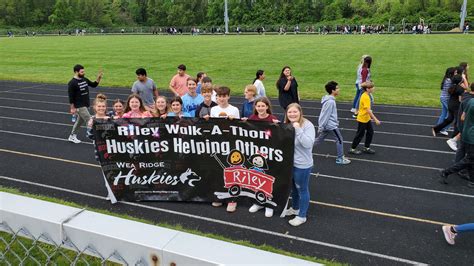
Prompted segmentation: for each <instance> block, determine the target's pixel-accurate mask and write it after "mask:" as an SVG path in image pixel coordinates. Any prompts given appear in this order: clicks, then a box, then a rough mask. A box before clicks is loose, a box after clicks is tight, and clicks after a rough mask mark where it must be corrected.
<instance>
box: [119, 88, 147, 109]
mask: <svg viewBox="0 0 474 266" xmlns="http://www.w3.org/2000/svg"><path fill="white" fill-rule="evenodd" d="M133 98H135V99H137V100H138V101H139V102H140V108H139V109H140V112H142V113H144V112H146V109H145V106H144V105H143V100H142V98H141V97H140V96H139V95H138V94H135V93H134V94H131V95H130V96H128V99H127V107H125V111H124V113H128V112H130V111H131V110H132V108H130V100H132V99H133Z"/></svg>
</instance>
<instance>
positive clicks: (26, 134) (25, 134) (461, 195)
mask: <svg viewBox="0 0 474 266" xmlns="http://www.w3.org/2000/svg"><path fill="white" fill-rule="evenodd" d="M0 133H5V134H12V135H20V136H27V137H34V138H42V139H50V140H56V141H63V142H69V141H68V140H67V139H66V138H56V137H49V136H41V135H35V134H28V133H21V132H14V131H8V130H0ZM81 144H85V145H92V144H93V143H92V142H87V141H83V142H81V143H80V144H76V145H81ZM313 156H319V155H318V154H314V153H313ZM323 157H327V156H325V155H324V156H323ZM358 160H360V161H368V162H372V163H383V164H393V165H396V166H402V167H412V168H422V169H428V170H439V169H438V168H431V167H424V166H417V165H409V164H396V163H390V162H382V161H372V160H363V159H358ZM311 174H312V175H313V176H316V177H317V176H321V177H326V178H332V179H339V180H345V181H352V182H358V183H366V184H374V185H380V186H388V187H396V188H402V189H410V190H419V191H425V192H432V193H438V194H446V195H452V196H459V197H467V198H474V196H471V195H466V194H459V193H451V192H445V191H440V190H431V189H424V188H417V187H409V186H402V185H395V184H390V183H383V182H375V181H369V180H364V179H353V178H347V177H340V176H333V175H325V174H321V173H311Z"/></svg>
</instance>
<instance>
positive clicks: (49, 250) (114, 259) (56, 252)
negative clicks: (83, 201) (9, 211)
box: [0, 222, 146, 266]
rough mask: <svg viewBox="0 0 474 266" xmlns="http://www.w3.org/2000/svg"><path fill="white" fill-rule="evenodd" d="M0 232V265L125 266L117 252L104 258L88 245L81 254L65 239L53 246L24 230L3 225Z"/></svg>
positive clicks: (47, 238)
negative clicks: (15, 229)
mask: <svg viewBox="0 0 474 266" xmlns="http://www.w3.org/2000/svg"><path fill="white" fill-rule="evenodd" d="M0 231H3V232H0V265H9V266H10V265H128V263H127V262H126V261H125V260H124V259H123V258H122V256H121V255H120V254H119V253H117V252H116V251H114V252H113V253H112V254H109V255H104V254H100V252H98V251H97V249H96V248H95V247H94V246H91V245H89V246H87V247H86V248H84V249H83V250H80V249H78V248H77V246H76V245H74V243H73V241H71V239H69V238H68V237H67V236H66V237H65V239H64V241H63V243H56V242H54V241H53V240H52V239H51V238H50V237H49V236H48V235H47V234H41V235H40V236H38V237H35V236H33V234H31V233H30V232H29V231H28V229H27V228H24V227H22V228H20V229H19V230H18V231H14V230H12V228H11V227H10V226H9V225H8V224H7V223H5V222H2V223H0ZM135 265H146V264H145V263H143V262H142V261H138V262H136V264H135Z"/></svg>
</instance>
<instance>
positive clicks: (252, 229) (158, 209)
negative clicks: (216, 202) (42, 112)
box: [0, 176, 427, 265]
mask: <svg viewBox="0 0 474 266" xmlns="http://www.w3.org/2000/svg"><path fill="white" fill-rule="evenodd" d="M0 179H3V180H8V181H13V182H18V183H23V184H28V185H32V186H37V187H43V188H48V189H53V190H57V191H62V192H67V193H71V194H76V195H81V196H85V197H90V198H95V199H100V200H105V197H102V196H98V195H94V194H89V193H85V192H79V191H74V190H70V189H65V188H61V187H55V186H50V185H44V184H38V183H34V182H29V181H25V180H21V179H16V178H12V177H6V176H0ZM119 203H120V204H124V205H129V206H134V207H139V208H144V209H149V210H153V211H159V212H165V213H169V214H173V215H178V216H184V217H187V218H193V219H197V220H202V221H206V222H211V223H216V224H221V225H226V226H231V227H235V228H240V229H245V230H249V231H253V232H258V233H262V234H266V235H271V236H277V237H281V238H285V239H289V240H292V241H300V242H305V243H309V244H314V245H319V246H325V247H329V248H334V249H339V250H344V251H349V252H353V253H358V254H361V255H367V256H372V257H377V258H381V259H386V260H391V261H396V262H401V263H407V264H411V265H427V264H425V263H422V262H418V261H413V260H407V259H403V258H398V257H394V256H389V255H385V254H380V253H375V252H370V251H366V250H361V249H356V248H351V247H347V246H341V245H336V244H331V243H327V242H322V241H317V240H313V239H308V238H303V237H298V236H293V235H290V234H284V233H279V232H274V231H270V230H266V229H260V228H256V227H251V226H247V225H243V224H237V223H232V222H228V221H223V220H219V219H214V218H209V217H203V216H200V215H194V214H190V213H185V212H178V211H173V210H168V209H163V208H158V207H153V206H147V205H142V204H139V203H133V202H125V201H119Z"/></svg>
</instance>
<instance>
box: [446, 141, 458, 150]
mask: <svg viewBox="0 0 474 266" xmlns="http://www.w3.org/2000/svg"><path fill="white" fill-rule="evenodd" d="M446 143H448V146H449V147H450V148H451V150H453V151H457V150H458V143H457V142H456V140H455V139H448V140H447V141H446Z"/></svg>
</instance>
